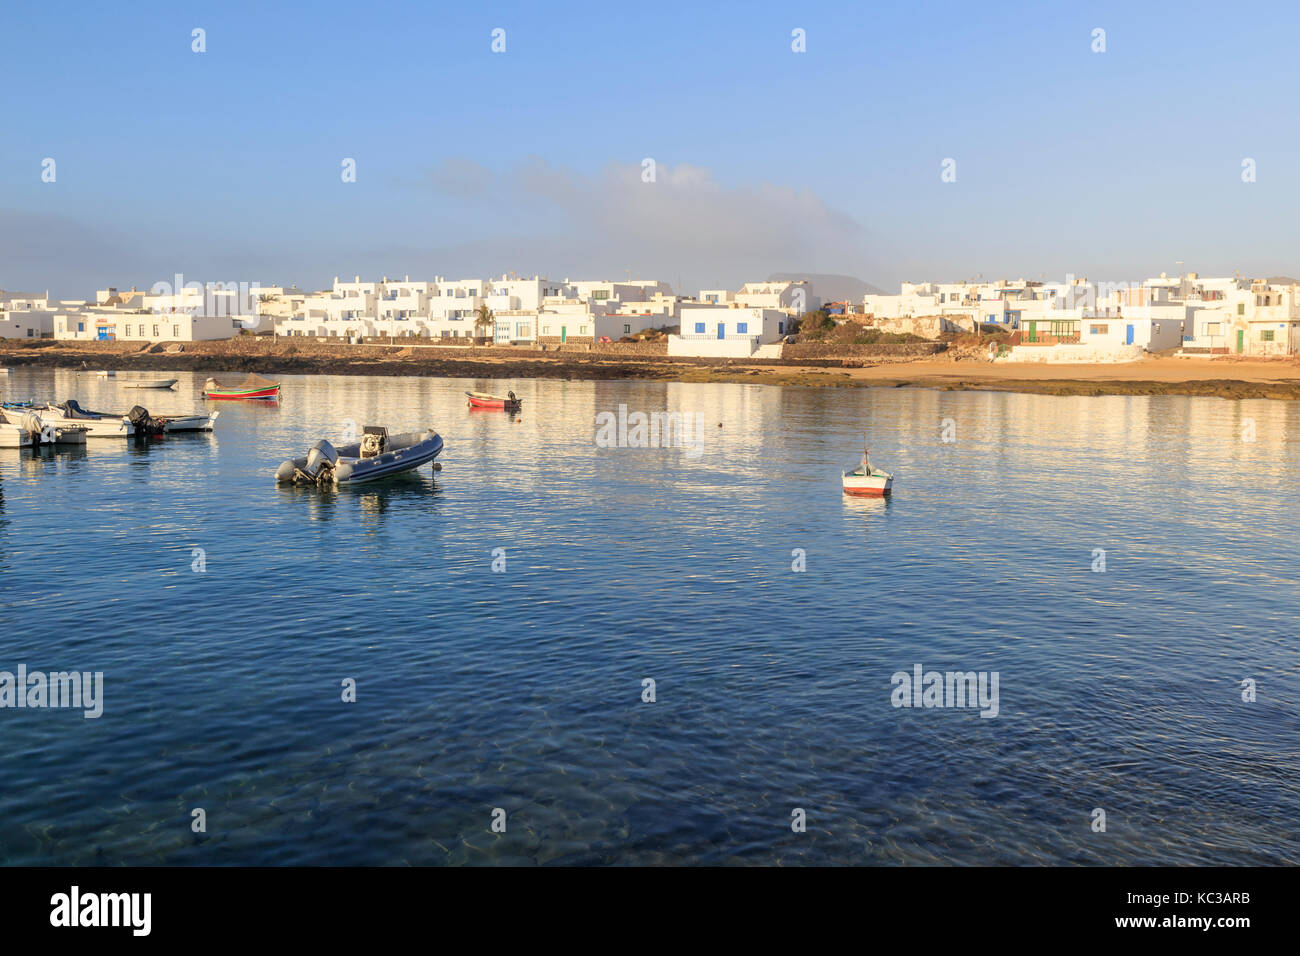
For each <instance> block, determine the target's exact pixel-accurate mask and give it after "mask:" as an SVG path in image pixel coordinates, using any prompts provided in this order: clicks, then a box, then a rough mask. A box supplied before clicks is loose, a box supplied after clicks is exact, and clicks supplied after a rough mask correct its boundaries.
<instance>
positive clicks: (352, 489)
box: [275, 471, 441, 521]
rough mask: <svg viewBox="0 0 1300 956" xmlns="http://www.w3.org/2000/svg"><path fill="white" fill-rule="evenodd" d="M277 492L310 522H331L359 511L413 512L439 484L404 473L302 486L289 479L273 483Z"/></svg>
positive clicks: (432, 497) (433, 496)
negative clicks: (368, 480) (361, 481)
mask: <svg viewBox="0 0 1300 956" xmlns="http://www.w3.org/2000/svg"><path fill="white" fill-rule="evenodd" d="M275 487H276V489H277V490H278V491H279V493H280V495H281V496H282V497H283V498H285V499H286V500H288V501H291V502H293V504H294V507H303V508H305V510H306V517H307V518H308V519H309V520H311V521H330V520H333V519H334V518H335V517H337V516H339V509H340V507H342V508H343V512H342V515H343V517H345V518H346V517H350V516H351V515H352V514H354V513H359V514H360V515H362V516H363V517H366V518H383V517H385V516H386V515H387V514H388V513H389V511H393V512H398V513H404V514H406V515H413V514H415V513H417V512H419V511H422V510H425V509H424V507H423V506H424V505H425V504H426V503H427V504H432V503H433V502H434V501H436V500H437V494H438V493H439V492H440V491H441V489H440V488H439V486H438V483H437V482H436V481H435V480H434V479H433V478H431V477H429V476H428V475H422V474H420V473H419V472H414V471H412V472H406V473H405V474H401V475H394V476H393V477H391V478H386V479H385V480H384V481H382V482H375V483H373V484H364V485H333V484H329V485H320V486H317V485H301V484H291V483H288V482H284V483H278V484H276V486H275Z"/></svg>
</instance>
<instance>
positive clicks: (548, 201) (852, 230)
mask: <svg viewBox="0 0 1300 956" xmlns="http://www.w3.org/2000/svg"><path fill="white" fill-rule="evenodd" d="M429 182H430V183H431V184H432V185H433V186H434V188H435V189H436V190H437V191H438V192H439V193H440V194H441V195H443V196H446V197H448V198H451V199H454V200H460V201H463V202H464V203H465V205H467V206H472V207H474V210H475V212H476V213H477V215H478V217H479V218H480V219H483V220H487V221H489V222H495V223H499V224H501V225H502V230H501V231H502V232H505V231H507V229H508V230H509V231H512V232H514V233H516V235H514V236H507V235H500V236H479V237H476V238H475V239H474V240H473V242H472V244H473V246H474V247H475V252H476V254H477V255H479V256H483V257H484V258H485V262H484V267H483V268H482V269H481V271H486V272H493V271H497V270H496V269H493V268H492V267H491V266H490V265H488V264H487V260H493V257H494V255H495V253H496V252H497V251H498V250H499V252H500V256H499V260H506V259H507V258H508V259H510V260H511V261H512V262H514V263H515V264H512V265H509V266H508V267H509V268H517V269H519V270H520V271H534V272H549V273H551V274H555V275H559V274H562V273H567V274H574V275H577V274H583V275H595V274H601V275H605V276H611V277H612V276H616V275H622V274H624V272H625V270H628V269H630V270H632V271H634V272H637V273H639V274H641V275H645V276H656V277H660V278H664V279H667V280H669V281H675V278H676V277H679V276H680V277H683V282H684V283H685V284H686V285H687V287H688V288H691V287H694V286H696V285H699V284H713V283H714V282H725V283H727V284H735V283H737V282H740V281H743V280H745V279H753V278H763V277H765V276H766V275H767V273H769V272H773V271H780V270H784V271H791V270H794V271H798V270H806V271H808V272H818V271H821V272H828V271H840V272H847V273H858V272H860V271H861V270H862V267H863V263H864V258H865V247H866V245H867V241H868V235H867V232H866V230H865V229H864V228H863V227H862V226H861V225H860V224H859V223H858V222H857V221H855V220H854V219H853V218H852V217H851V216H848V215H846V214H844V213H842V212H840V211H838V210H836V209H833V208H831V207H830V206H829V205H827V203H826V202H825V201H824V200H822V199H821V197H819V196H817V195H816V194H815V193H813V192H812V191H811V190H809V189H806V188H805V189H796V188H793V187H790V186H782V185H777V184H773V183H766V182H760V183H752V184H740V185H726V184H723V183H721V182H719V181H718V180H717V179H716V177H715V176H714V175H713V173H712V171H711V170H708V169H705V168H703V167H699V166H692V165H689V164H685V163H683V164H679V165H677V166H669V165H664V164H659V165H657V166H656V168H655V170H654V181H652V182H646V181H644V180H643V169H642V166H641V165H640V164H619V163H611V164H609V165H606V166H605V167H604V168H603V169H602V170H601V171H600V172H599V173H597V174H594V175H589V174H584V173H582V172H579V171H577V170H573V169H569V168H565V167H560V166H555V165H552V164H550V163H547V162H545V161H544V160H541V159H537V158H533V159H530V160H528V161H526V162H524V163H522V164H519V165H516V166H513V167H509V168H507V169H505V170H501V171H494V170H490V169H488V168H487V167H485V166H482V165H480V164H477V163H474V162H472V161H471V160H466V159H458V160H456V161H454V162H450V163H444V164H442V165H441V166H440V167H438V168H437V169H436V170H434V171H432V172H431V174H430V176H429ZM519 233H523V234H524V235H525V236H531V238H521V237H520V235H518V234H519ZM467 244H468V243H466V244H465V245H467ZM520 253H525V254H528V255H530V256H534V257H536V258H534V259H533V260H532V261H533V263H534V264H533V265H531V266H530V265H528V264H527V263H517V261H516V260H514V257H516V256H518V255H519V254H520ZM457 258H459V257H458V256H457ZM493 261H497V260H493ZM506 267H507V266H505V265H504V263H503V265H502V268H506ZM521 267H522V268H521Z"/></svg>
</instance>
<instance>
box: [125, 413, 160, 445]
mask: <svg viewBox="0 0 1300 956" xmlns="http://www.w3.org/2000/svg"><path fill="white" fill-rule="evenodd" d="M126 418H127V421H129V422H130V423H131V425H132V426H133V427H134V428H135V435H136V437H137V438H143V437H144V436H146V435H161V434H162V433H163V423H162V422H161V421H160V420H159V419H157V418H154V417H153V416H152V415H150V414H149V409H147V408H145V407H143V406H142V405H133V406H132V407H131V410H130V411H129V412H127V413H126Z"/></svg>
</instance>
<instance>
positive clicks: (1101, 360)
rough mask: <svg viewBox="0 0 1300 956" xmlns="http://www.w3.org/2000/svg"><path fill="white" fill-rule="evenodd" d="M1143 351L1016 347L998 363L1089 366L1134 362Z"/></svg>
mask: <svg viewBox="0 0 1300 956" xmlns="http://www.w3.org/2000/svg"><path fill="white" fill-rule="evenodd" d="M1145 351H1146V350H1145V349H1143V348H1141V347H1140V346H1137V345H1119V346H1115V347H1114V348H1098V347H1096V346H1093V345H1017V346H1015V347H1014V348H1012V349H1011V351H1010V352H1009V353H1007V354H1006V355H1004V356H1000V357H999V358H998V359H996V361H998V362H1042V363H1045V364H1049V365H1091V364H1118V363H1121V362H1136V361H1137V360H1138V359H1140V358H1142V356H1143V354H1144V353H1145Z"/></svg>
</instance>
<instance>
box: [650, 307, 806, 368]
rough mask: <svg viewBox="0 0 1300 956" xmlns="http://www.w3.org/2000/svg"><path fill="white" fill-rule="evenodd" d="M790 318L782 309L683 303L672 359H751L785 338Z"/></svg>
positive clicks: (670, 339) (671, 345)
mask: <svg viewBox="0 0 1300 956" xmlns="http://www.w3.org/2000/svg"><path fill="white" fill-rule="evenodd" d="M790 321H791V319H790V316H789V315H788V314H787V313H785V312H784V311H782V310H780V309H761V308H749V309H746V308H741V307H740V306H737V305H734V304H733V305H731V306H720V305H699V306H692V305H688V304H687V303H685V302H683V303H682V306H681V323H680V324H681V331H680V333H679V334H677V335H670V336H668V354H669V355H694V356H717V357H732V358H748V357H749V356H751V355H753V354H754V353H755V352H756V351H758V349H759V348H760V347H761V346H763V345H766V344H770V343H774V342H778V341H780V339H781V336H783V335H785V334H786V331H787V328H788V323H789V322H790Z"/></svg>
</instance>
